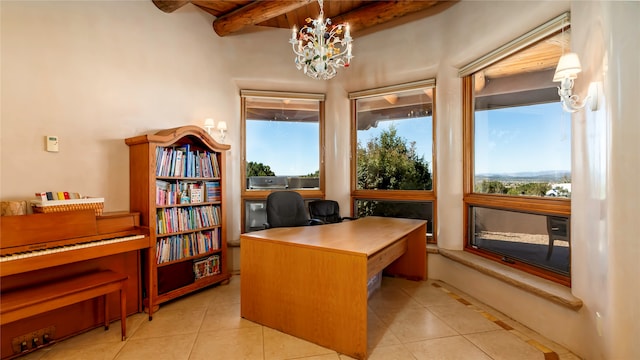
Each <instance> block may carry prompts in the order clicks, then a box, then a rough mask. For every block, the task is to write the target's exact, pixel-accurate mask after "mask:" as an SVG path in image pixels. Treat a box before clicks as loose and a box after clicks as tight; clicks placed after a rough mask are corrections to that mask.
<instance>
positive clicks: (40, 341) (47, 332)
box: [11, 326, 56, 354]
mask: <svg viewBox="0 0 640 360" xmlns="http://www.w3.org/2000/svg"><path fill="white" fill-rule="evenodd" d="M55 331H56V328H55V326H47V327H45V328H42V329H38V330H35V331H32V332H30V333H27V334H24V335H20V336H17V337H14V338H13V339H11V347H12V349H13V353H14V354H26V353H29V352H32V351H35V350H37V349H39V348H43V347H45V346H48V345H51V344H53V343H55V340H54V339H53V336H54V334H55Z"/></svg>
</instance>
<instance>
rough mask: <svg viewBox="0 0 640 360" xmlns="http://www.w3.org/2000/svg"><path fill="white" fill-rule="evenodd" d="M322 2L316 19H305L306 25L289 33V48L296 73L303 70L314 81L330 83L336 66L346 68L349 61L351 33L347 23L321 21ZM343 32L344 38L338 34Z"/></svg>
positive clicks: (322, 14)
mask: <svg viewBox="0 0 640 360" xmlns="http://www.w3.org/2000/svg"><path fill="white" fill-rule="evenodd" d="M322 1H323V0H318V4H319V5H320V16H318V18H317V19H316V20H312V19H311V18H307V25H305V26H303V27H302V29H300V32H298V31H296V27H295V26H294V27H293V31H292V33H291V40H289V43H291V46H292V47H293V52H294V53H295V54H296V58H295V62H296V67H297V68H298V70H300V69H302V70H303V71H304V73H305V74H307V76H309V77H312V78H314V79H322V80H329V79H331V78H333V77H334V76H336V70H337V68H339V67H348V66H349V63H350V62H351V58H352V57H353V56H351V41H352V39H351V34H350V33H349V24H347V23H343V24H337V25H332V24H331V19H329V18H327V19H324V9H323V7H322ZM343 31H344V36H343V37H342V38H341V35H342V33H343Z"/></svg>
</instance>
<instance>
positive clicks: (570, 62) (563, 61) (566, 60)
mask: <svg viewBox="0 0 640 360" xmlns="http://www.w3.org/2000/svg"><path fill="white" fill-rule="evenodd" d="M581 71H582V66H581V65H580V59H579V58H578V54H576V53H566V54H564V55H562V56H561V57H560V60H559V61H558V66H557V67H556V72H555V74H554V75H553V81H554V82H559V81H562V80H564V78H570V79H575V78H577V77H578V73H580V72H581Z"/></svg>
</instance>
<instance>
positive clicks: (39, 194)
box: [36, 192, 47, 201]
mask: <svg viewBox="0 0 640 360" xmlns="http://www.w3.org/2000/svg"><path fill="white" fill-rule="evenodd" d="M36 198H37V199H38V200H40V201H47V193H46V192H37V193H36Z"/></svg>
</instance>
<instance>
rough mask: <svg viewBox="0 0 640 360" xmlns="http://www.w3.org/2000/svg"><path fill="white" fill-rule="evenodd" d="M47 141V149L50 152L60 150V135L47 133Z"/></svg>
mask: <svg viewBox="0 0 640 360" xmlns="http://www.w3.org/2000/svg"><path fill="white" fill-rule="evenodd" d="M45 141H46V143H47V151H49V152H58V151H59V150H58V137H57V136H55V135H47V136H45Z"/></svg>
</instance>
